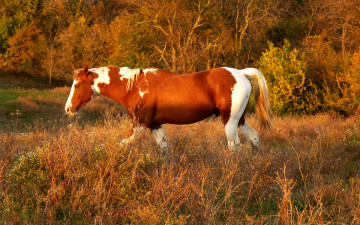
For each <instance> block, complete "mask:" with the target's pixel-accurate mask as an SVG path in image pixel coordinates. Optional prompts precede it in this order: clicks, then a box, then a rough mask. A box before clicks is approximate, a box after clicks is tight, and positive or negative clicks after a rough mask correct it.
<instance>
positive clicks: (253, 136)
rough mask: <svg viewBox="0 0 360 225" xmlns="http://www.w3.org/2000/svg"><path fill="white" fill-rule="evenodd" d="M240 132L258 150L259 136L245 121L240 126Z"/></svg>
mask: <svg viewBox="0 0 360 225" xmlns="http://www.w3.org/2000/svg"><path fill="white" fill-rule="evenodd" d="M240 131H241V133H242V134H243V135H244V137H245V138H246V139H247V140H249V141H250V142H251V144H253V145H254V146H256V147H257V148H258V149H260V143H259V134H258V132H257V131H256V130H255V129H253V128H251V127H250V125H249V124H248V123H247V122H246V121H245V124H244V125H241V126H240Z"/></svg>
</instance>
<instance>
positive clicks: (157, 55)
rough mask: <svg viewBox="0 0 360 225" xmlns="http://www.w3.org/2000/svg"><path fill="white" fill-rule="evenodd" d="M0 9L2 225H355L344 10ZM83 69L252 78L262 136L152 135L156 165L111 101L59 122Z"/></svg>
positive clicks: (172, 1) (148, 142)
mask: <svg viewBox="0 0 360 225" xmlns="http://www.w3.org/2000/svg"><path fill="white" fill-rule="evenodd" d="M0 3H1V4H0V223H1V224H45V223H46V224H128V223H130V224H360V152H359V149H360V119H359V114H358V112H359V103H360V93H359V92H360V48H359V47H360V46H359V45H360V40H359V39H360V34H359V32H360V29H359V28H360V22H359V21H360V13H359V12H360V5H359V4H360V3H359V2H358V1H356V0H318V1H311V0H303V1H298V0H287V1H285V0H280V1H279V0H277V1H275V0H271V1H268V0H247V1H243V0H222V1H214V0H196V1H190V0H189V1H187V0H181V1H176V0H146V1H137V0H103V1H100V0H99V1H96V0H72V1H67V0H0ZM85 64H88V65H89V66H90V67H97V66H105V65H108V64H114V65H117V66H129V67H143V68H144V67H158V68H163V69H167V70H171V71H174V72H179V73H186V72H192V71H198V70H203V69H209V68H213V67H220V66H230V67H236V68H244V67H248V66H254V67H258V68H260V69H261V71H262V72H263V73H264V74H265V76H266V79H267V82H268V85H269V91H270V101H271V104H272V107H273V109H274V111H275V117H274V129H273V130H272V131H271V132H260V137H261V147H262V150H263V151H262V152H257V151H256V150H254V149H252V148H251V146H250V144H249V143H247V142H246V141H245V140H244V138H243V137H241V140H242V143H243V144H242V146H241V148H240V150H239V152H237V153H235V154H231V153H230V152H229V151H228V149H227V147H226V137H225V134H224V130H223V125H222V124H221V121H220V120H219V119H218V118H209V119H207V120H205V121H202V122H200V123H196V124H192V125H187V126H174V125H165V126H164V128H165V132H166V133H167V136H168V140H169V143H170V148H171V160H170V163H164V160H163V159H162V158H160V157H159V156H158V149H157V146H156V143H155V141H154V140H153V138H152V136H151V134H150V133H149V132H148V131H145V132H143V134H142V136H141V137H140V138H139V139H137V140H136V141H135V142H134V143H132V144H131V145H129V146H127V147H125V146H120V145H119V142H120V140H121V139H122V138H124V137H125V136H126V135H127V134H128V129H129V128H130V121H129V120H128V119H127V116H126V112H125V110H124V109H123V108H122V107H121V106H120V105H119V104H117V103H114V102H112V101H110V100H108V99H106V98H103V97H101V96H96V97H95V98H94V99H93V100H92V101H91V102H89V103H88V104H87V105H86V106H85V107H84V108H83V109H82V110H81V111H80V113H79V114H80V116H78V117H75V118H66V117H65V116H64V105H65V102H66V98H67V96H68V93H69V91H70V89H69V87H66V86H65V87H61V85H59V84H61V82H69V80H71V78H72V76H73V74H72V73H73V72H72V71H73V70H74V69H76V68H81V67H83V66H84V65H85ZM54 84H55V85H54ZM324 112H325V113H324ZM334 112H335V113H334ZM338 115H342V116H338ZM343 115H345V117H344V116H343ZM248 118H249V119H248V121H249V123H251V124H254V126H255V127H256V125H255V124H256V122H255V117H253V116H248ZM256 129H257V130H260V129H259V128H256Z"/></svg>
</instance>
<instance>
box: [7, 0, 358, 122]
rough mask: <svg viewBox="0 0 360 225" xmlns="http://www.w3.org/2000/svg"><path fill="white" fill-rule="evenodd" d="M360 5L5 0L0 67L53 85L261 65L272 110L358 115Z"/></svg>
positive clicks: (286, 0) (291, 0)
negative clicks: (117, 75) (119, 71)
mask: <svg viewBox="0 0 360 225" xmlns="http://www.w3.org/2000/svg"><path fill="white" fill-rule="evenodd" d="M359 4H360V3H359V1H357V0H345V1H344V0H319V1H312V0H304V1H298V0H280V1H279V0H270V1H269V0H222V1H219V0H196V1H193V0H191V1H190V0H146V1H139V0H74V1H67V0H1V6H0V12H1V18H0V70H2V71H7V72H9V73H15V74H17V75H19V76H21V75H23V74H30V75H32V76H35V77H43V78H46V79H48V80H49V82H50V83H51V82H53V81H54V80H67V79H71V78H72V71H73V70H74V69H76V68H82V67H83V66H84V65H85V64H87V65H89V66H90V67H98V66H104V65H109V64H113V65H117V66H128V67H142V68H144V67H157V68H162V69H166V70H171V71H173V72H179V73H185V72H193V71H199V70H204V69H210V68H213V67H221V66H229V67H236V68H244V67H249V66H253V67H259V68H260V69H261V70H262V71H263V72H264V73H265V75H266V77H267V79H268V80H269V81H270V82H269V86H270V90H271V100H272V103H273V106H274V111H275V112H277V113H279V114H283V113H292V114H297V113H312V114H313V113H316V112H324V111H335V112H337V113H340V114H342V115H352V114H355V113H357V112H358V111H359V102H360V99H359V98H360V97H359V96H360V78H359V77H360V75H359V74H360V66H359V65H360V64H359V62H360V48H359V47H360V46H359V45H360V22H359V21H360V5H359Z"/></svg>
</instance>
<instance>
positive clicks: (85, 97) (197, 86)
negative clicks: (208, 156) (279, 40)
mask: <svg viewBox="0 0 360 225" xmlns="http://www.w3.org/2000/svg"><path fill="white" fill-rule="evenodd" d="M250 80H253V83H254V96H255V111H256V114H257V117H258V119H259V122H260V124H261V125H262V127H264V128H271V126H272V124H271V109H270V103H269V99H268V89H267V85H266V81H265V78H264V76H263V75H262V74H261V72H260V71H259V70H257V69H255V68H246V69H242V70H238V69H233V68H228V67H223V68H215V69H209V70H205V71H201V72H195V73H190V74H175V73H172V72H169V71H165V70H161V69H130V68H128V67H121V68H119V67H115V66H107V67H101V68H91V69H88V66H84V68H83V69H79V70H76V71H75V76H74V81H73V84H72V87H71V91H70V94H69V97H68V99H67V101H66V105H65V112H66V114H67V115H70V116H72V115H75V114H76V112H77V111H78V110H80V109H81V108H82V107H83V106H84V105H85V104H86V103H87V102H89V101H90V100H91V98H92V96H93V95H94V94H96V93H99V94H102V95H104V96H107V97H109V98H110V99H112V100H114V101H116V102H118V103H120V104H121V105H123V106H124V107H125V108H126V109H127V111H128V115H129V117H130V118H131V120H132V123H133V127H132V132H131V134H130V135H129V137H128V138H126V139H124V140H123V141H122V143H125V144H128V143H131V142H132V141H133V140H134V139H135V138H137V137H138V135H139V134H140V133H141V131H143V130H144V129H145V128H149V129H150V130H151V132H152V134H153V136H154V137H155V140H156V142H157V144H158V146H159V147H160V149H161V150H162V154H163V155H167V154H168V151H169V147H168V143H167V139H166V136H165V133H164V129H163V124H191V123H195V122H198V121H201V120H203V119H206V118H208V117H210V116H212V115H215V116H220V117H221V120H222V123H223V124H224V128H225V134H226V137H227V143H228V147H229V148H230V149H236V147H237V146H239V144H240V139H239V135H238V131H237V130H238V128H239V130H240V132H241V133H242V134H243V135H244V137H245V138H246V139H248V140H249V141H250V143H251V144H252V145H253V146H255V147H257V148H258V149H260V145H259V134H258V132H257V131H256V130H255V129H253V128H252V127H250V125H249V124H248V123H247V121H246V120H245V109H246V107H247V105H248V102H249V98H250V94H251V82H250Z"/></svg>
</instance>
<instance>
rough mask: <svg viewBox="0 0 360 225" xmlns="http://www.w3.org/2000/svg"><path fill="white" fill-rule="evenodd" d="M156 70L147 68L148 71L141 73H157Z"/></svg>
mask: <svg viewBox="0 0 360 225" xmlns="http://www.w3.org/2000/svg"><path fill="white" fill-rule="evenodd" d="M157 71H158V69H155V68H148V69H144V70H143V72H144V74H145V75H146V74H147V73H155V74H156V73H157Z"/></svg>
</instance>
